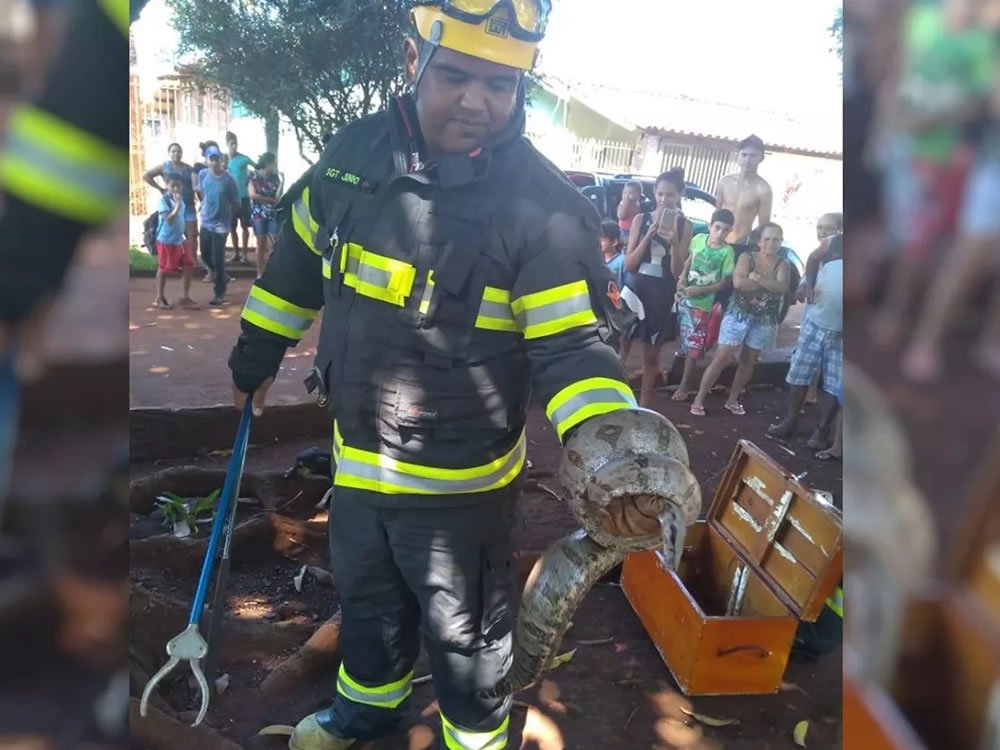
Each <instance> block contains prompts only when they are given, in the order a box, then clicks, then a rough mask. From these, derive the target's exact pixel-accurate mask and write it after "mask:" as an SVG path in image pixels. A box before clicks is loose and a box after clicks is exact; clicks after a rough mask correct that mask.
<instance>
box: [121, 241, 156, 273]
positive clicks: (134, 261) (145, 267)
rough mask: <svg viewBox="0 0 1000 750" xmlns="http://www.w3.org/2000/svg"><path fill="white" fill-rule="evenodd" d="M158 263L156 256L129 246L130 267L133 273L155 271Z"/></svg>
mask: <svg viewBox="0 0 1000 750" xmlns="http://www.w3.org/2000/svg"><path fill="white" fill-rule="evenodd" d="M158 262H159V261H157V259H156V256H155V255H150V254H149V253H147V252H146V251H145V250H140V249H139V248H138V247H136V246H135V245H129V248H128V267H129V268H130V269H132V270H133V271H155V270H156V268H157V264H158Z"/></svg>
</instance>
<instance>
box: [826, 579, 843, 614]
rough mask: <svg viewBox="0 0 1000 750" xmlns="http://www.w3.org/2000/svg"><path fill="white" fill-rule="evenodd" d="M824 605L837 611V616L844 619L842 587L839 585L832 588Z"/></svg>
mask: <svg viewBox="0 0 1000 750" xmlns="http://www.w3.org/2000/svg"><path fill="white" fill-rule="evenodd" d="M826 606H828V607H829V608H830V609H832V610H833V611H834V612H836V613H837V616H838V617H839V618H840V619H841V620H843V619H844V589H843V588H842V587H840V586H837V588H836V589H835V590H834V592H833V594H831V595H830V598H829V599H827V600H826Z"/></svg>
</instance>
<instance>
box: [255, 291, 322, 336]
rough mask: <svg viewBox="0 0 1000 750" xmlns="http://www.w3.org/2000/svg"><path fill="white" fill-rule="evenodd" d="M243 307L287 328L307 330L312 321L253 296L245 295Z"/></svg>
mask: <svg viewBox="0 0 1000 750" xmlns="http://www.w3.org/2000/svg"><path fill="white" fill-rule="evenodd" d="M244 309H246V310H250V311H251V312H255V313H257V314H258V315H262V316H263V317H265V318H267V319H268V320H273V321H274V322H275V323H280V324H281V325H283V326H287V327H288V328H293V329H295V330H298V331H306V330H308V329H309V326H310V325H312V321H313V319H312V318H306V317H303V316H302V315H296V314H295V313H293V312H287V311H285V310H278V309H277V308H275V307H272V306H271V305H269V304H267V303H266V302H264V301H263V300H260V299H257V298H256V297H254V296H250V297H247V301H246V305H244Z"/></svg>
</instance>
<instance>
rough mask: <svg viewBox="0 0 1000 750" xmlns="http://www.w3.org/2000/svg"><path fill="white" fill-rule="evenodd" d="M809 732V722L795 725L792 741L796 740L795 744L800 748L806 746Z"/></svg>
mask: <svg viewBox="0 0 1000 750" xmlns="http://www.w3.org/2000/svg"><path fill="white" fill-rule="evenodd" d="M808 731H809V722H808V721H800V722H799V723H798V724H796V725H795V729H794V730H793V731H792V739H794V740H795V744H796V745H798V746H799V747H805V746H806V732H808Z"/></svg>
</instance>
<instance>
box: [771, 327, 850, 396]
mask: <svg viewBox="0 0 1000 750" xmlns="http://www.w3.org/2000/svg"><path fill="white" fill-rule="evenodd" d="M843 369H844V334H843V333H842V332H841V331H831V330H830V329H829V328H820V327H819V326H818V325H816V324H815V323H813V322H812V321H811V320H803V321H802V328H801V329H800V330H799V340H798V343H797V344H796V345H795V352H794V353H793V354H792V361H791V364H790V365H789V367H788V376H787V377H786V378H785V382H786V383H788V384H789V385H801V386H808V385H812V381H813V378H814V377H815V376H816V373H817V372H822V374H823V377H822V378H821V379H820V385H821V386H822V388H823V390H824V391H826V392H827V393H829V394H831V395H833V396H839V395H840V394H841V392H842V389H843V382H844V379H843Z"/></svg>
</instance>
